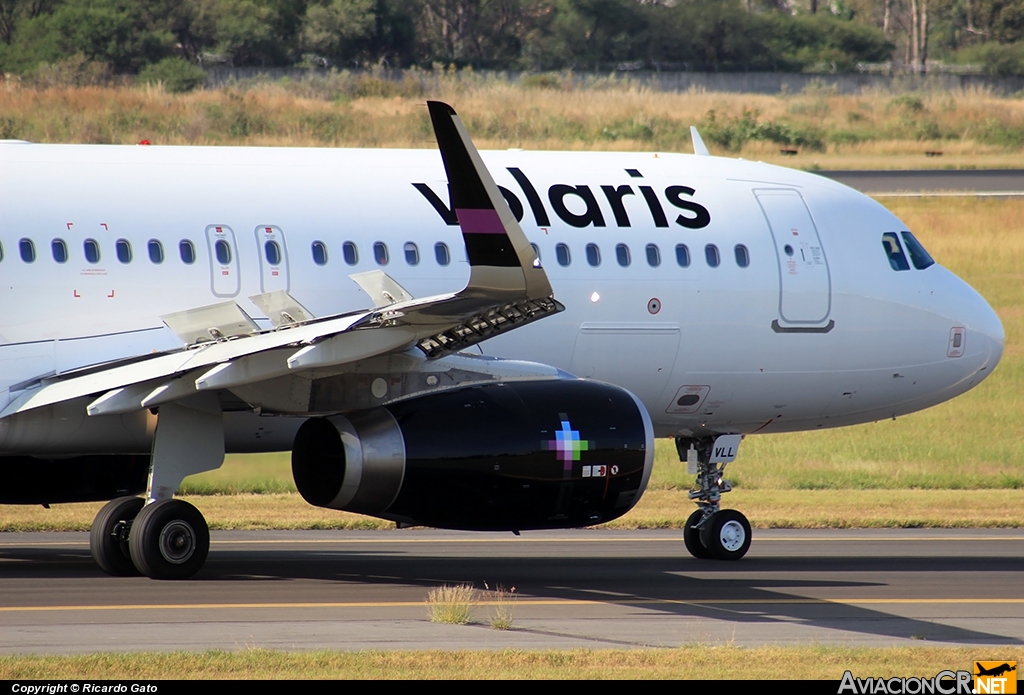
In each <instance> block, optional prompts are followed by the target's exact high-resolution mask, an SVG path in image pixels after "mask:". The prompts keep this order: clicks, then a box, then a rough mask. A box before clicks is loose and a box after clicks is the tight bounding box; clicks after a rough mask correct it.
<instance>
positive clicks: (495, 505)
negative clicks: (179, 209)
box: [292, 379, 654, 531]
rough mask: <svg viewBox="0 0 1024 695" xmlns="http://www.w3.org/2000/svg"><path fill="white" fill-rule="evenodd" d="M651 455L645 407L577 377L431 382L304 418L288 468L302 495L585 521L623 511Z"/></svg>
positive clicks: (495, 518) (511, 521)
mask: <svg viewBox="0 0 1024 695" xmlns="http://www.w3.org/2000/svg"><path fill="white" fill-rule="evenodd" d="M653 459H654V431H653V428H652V426H651V421H650V418H649V417H648V415H647V411H646V410H645V409H644V406H643V405H642V404H641V403H640V401H639V400H638V399H637V398H636V397H635V396H633V395H632V394H631V393H629V392H628V391H625V390H623V389H621V388H618V387H616V386H611V385H609V384H603V383H599V382H595V381H587V380H580V379H548V380H535V381H510V382H505V383H494V384H487V385H482V386H471V387H464V388H458V389H452V390H448V391H441V392H436V393H432V394H428V395H424V396H419V397H416V398H410V399H408V400H403V401H398V402H395V403H391V404H388V405H385V406H381V407H378V408H373V409H369V410H362V411H357V412H353V413H346V414H345V415H334V416H331V417H325V418H314V419H310V420H307V421H306V422H305V423H304V424H303V425H302V427H300V428H299V431H298V433H297V434H296V436H295V443H294V446H293V449H292V473H293V475H294V478H295V485H296V487H297V488H298V490H299V492H300V493H301V494H302V496H303V497H304V498H305V499H306V501H307V502H309V503H310V504H313V505H316V506H320V507H328V508H331V509H341V510H346V511H352V512H358V513H360V514H367V515H370V516H376V517H380V518H384V519H390V520H392V521H395V522H398V523H400V524H408V525H423V526H435V527H440V528H451V529H465V530H475V531H520V530H526V529H550V528H569V527H577V526H587V525H590V524H597V523H601V522H604V521H609V520H611V519H615V518H617V517H619V516H621V515H623V514H625V513H626V512H627V511H629V509H630V508H631V507H632V506H633V505H634V504H636V502H637V501H638V500H639V499H640V496H641V495H642V494H643V491H644V488H645V487H646V485H647V481H648V479H649V478H650V474H651V464H652V461H653Z"/></svg>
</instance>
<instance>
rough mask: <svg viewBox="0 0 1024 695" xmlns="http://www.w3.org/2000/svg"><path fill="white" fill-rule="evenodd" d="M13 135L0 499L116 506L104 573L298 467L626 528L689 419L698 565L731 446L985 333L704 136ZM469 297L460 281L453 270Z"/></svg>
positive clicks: (0, 330) (891, 244)
mask: <svg viewBox="0 0 1024 695" xmlns="http://www.w3.org/2000/svg"><path fill="white" fill-rule="evenodd" d="M427 106H428V110H429V116H430V122H431V125H432V128H433V131H434V134H435V137H436V139H437V143H438V148H439V152H440V157H439V156H438V152H434V151H431V150H348V149H314V148H309V149H303V148H224V147H160V146H147V145H141V146H100V145H39V144H30V143H21V142H6V143H4V144H3V145H0V162H2V164H0V200H2V201H3V203H2V204H0V277H3V279H4V282H3V283H2V284H0V297H2V299H3V306H4V308H5V310H4V313H3V317H2V319H0V452H2V457H0V467H2V470H3V474H2V475H3V480H5V481H6V482H5V484H4V485H3V487H2V488H0V503H3V504H44V505H48V504H52V503H57V502H72V501H84V500H109V502H108V504H107V505H106V506H105V507H103V509H101V510H100V512H99V513H98V514H97V516H96V519H95V521H94V523H93V526H92V531H91V534H90V545H91V550H92V555H93V557H94V558H95V560H96V562H97V564H98V565H99V567H100V568H101V569H102V570H103V571H104V572H106V573H108V574H110V575H115V576H123V575H139V574H141V575H145V576H148V577H151V578H155V579H183V578H187V577H190V576H192V575H194V574H195V573H196V572H198V571H199V570H200V569H201V568H202V567H203V564H204V563H205V561H206V558H207V555H208V552H209V530H208V525H207V522H206V520H205V519H204V518H203V515H202V514H201V513H200V512H199V511H198V510H197V509H196V508H195V507H193V506H192V505H190V504H188V503H187V502H184V501H183V500H181V499H178V498H175V497H174V494H175V492H176V491H177V489H178V487H179V486H180V484H181V482H182V480H183V479H184V478H185V477H186V476H187V475H191V474H194V473H199V472H202V471H207V470H212V469H215V468H217V467H219V466H220V465H221V463H222V461H223V459H224V456H225V453H226V452H260V451H287V450H290V451H291V452H292V470H293V475H294V480H295V484H296V487H297V488H298V490H299V492H300V493H301V494H302V496H303V497H304V498H305V499H306V500H307V501H308V502H310V503H311V504H314V505H319V506H322V507H327V508H333V509H341V510H349V511H354V512H358V513H361V514H367V515H373V516H377V517H380V518H384V519H390V520H392V521H394V522H395V523H396V524H397V525H399V526H408V525H425V526H435V527H443V528H452V529H466V530H481V531H503V532H508V531H512V532H515V533H519V532H520V531H523V530H530V529H555V528H569V527H579V526H587V525H592V524H598V523H602V522H606V521H609V520H611V519H614V518H616V517H618V516H621V515H622V514H624V513H626V512H627V511H628V510H629V509H630V508H632V507H633V505H635V504H636V502H637V501H638V500H639V499H640V497H641V495H642V494H643V491H644V489H645V487H646V485H647V482H648V480H649V477H650V474H651V467H652V462H653V455H654V439H655V437H673V438H674V440H675V445H676V448H677V450H678V453H679V457H680V460H681V461H685V462H686V463H687V467H688V470H689V472H690V473H691V474H692V475H694V477H695V483H694V489H693V490H692V491H691V492H690V498H691V499H692V500H693V502H695V503H696V505H697V508H696V510H695V511H694V512H693V513H692V514H691V515H690V517H689V519H688V521H687V523H686V526H685V529H684V531H683V534H682V535H683V541H684V545H685V547H686V549H687V550H688V552H689V553H690V554H691V555H693V556H694V557H696V558H700V559H706V560H738V559H739V558H741V557H743V556H744V555H745V554H746V552H747V550H748V549H749V547H750V542H751V529H750V523H749V521H748V520H747V518H746V517H745V516H744V515H743V514H742V513H741V512H739V511H738V510H733V509H723V508H722V507H721V496H722V494H724V493H726V492H728V491H729V490H730V488H731V485H730V483H729V482H728V481H727V480H725V478H724V470H725V467H726V465H727V464H729V463H730V462H731V461H733V460H734V459H735V457H736V453H737V450H738V448H739V445H740V442H741V440H742V438H743V437H745V436H747V435H751V434H757V433H765V432H792V431H798V430H815V429H822V428H829V427H840V426H845V425H852V424H856V423H864V422H871V421H875V420H879V419H887V418H890V417H896V416H899V415H903V414H905V413H910V412H913V411H917V410H921V409H923V408H927V407H930V406H933V405H935V404H937V403H941V402H943V401H946V400H948V399H950V398H953V397H954V396H957V395H959V394H961V393H964V392H965V391H967V390H968V389H970V388H972V387H974V386H976V385H977V384H978V383H980V382H981V381H982V380H983V379H985V378H986V377H987V376H988V375H989V374H990V373H991V372H992V370H993V369H994V368H995V366H996V364H997V363H998V362H999V359H1000V357H1001V355H1002V351H1003V343H1004V333H1003V328H1002V324H1001V323H1000V321H999V318H998V317H997V316H996V314H995V312H994V311H993V310H992V309H991V307H990V306H989V305H988V304H987V303H986V302H985V300H984V299H983V298H982V297H981V296H980V295H979V294H978V293H977V292H976V291H975V290H973V289H972V288H971V287H970V286H969V285H967V284H966V283H965V282H963V281H962V280H961V279H959V278H958V277H956V276H955V275H954V274H953V273H951V272H949V271H948V270H946V269H945V268H943V267H942V266H940V265H939V264H937V263H935V262H934V260H933V259H932V258H931V257H930V256H929V254H928V253H927V251H926V250H925V248H924V247H923V246H922V245H921V243H920V242H919V241H918V240H917V239H916V238H915V237H914V235H913V234H912V233H911V232H910V231H909V230H908V229H907V227H906V225H904V224H903V223H902V222H900V221H899V220H898V219H897V218H896V217H895V216H893V215H892V214H891V213H890V212H889V211H887V210H886V209H885V208H884V207H882V206H881V205H880V204H878V203H877V202H875V201H874V200H872V199H870V198H868V197H867V196H865V195H863V194H861V193H859V192H857V191H854V190H852V189H850V188H847V187H845V186H843V185H841V184H839V183H836V182H834V181H831V180H828V179H825V178H822V177H819V176H816V175H813V174H810V173H806V172H800V171H794V170H789V169H785V168H781V167H776V166H770V165H767V164H764V163H759V162H752V161H743V160H734V159H727V158H720V157H713V156H710V154H709V152H708V150H707V148H706V146H704V144H703V142H702V141H701V139H700V136H699V133H697V132H696V130H695V129H692V131H691V134H692V137H693V142H694V151H695V154H693V155H684V154H665V153H618V152H610V153H588V152H579V153H569V152H524V151H518V150H513V151H507V152H496V151H495V152H486V153H484V154H481V153H479V152H478V151H477V150H476V148H475V147H474V145H473V143H472V140H471V138H470V135H469V133H468V131H467V129H466V127H465V125H464V124H463V123H462V121H461V120H460V119H459V117H458V116H457V115H456V113H455V111H454V110H453V109H452V108H451V107H450V106H448V105H447V104H444V103H441V102H436V101H431V102H428V104H427ZM460 287H461V289H459V288H460Z"/></svg>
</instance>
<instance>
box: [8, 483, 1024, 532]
mask: <svg viewBox="0 0 1024 695" xmlns="http://www.w3.org/2000/svg"><path fill="white" fill-rule="evenodd" d="M182 499H185V500H188V501H189V502H191V503H192V504H194V505H196V507H198V508H199V510H200V511H201V512H202V513H203V515H204V516H205V517H206V519H207V521H208V522H209V524H210V528H212V529H214V530H260V529H293V530H297V529H337V530H374V529H377V530H386V529H394V528H395V525H394V524H393V523H392V522H390V521H383V520H381V519H374V518H371V517H365V516H360V515H358V514H350V513H348V512H337V511H333V510H331V509H321V508H319V507H312V506H310V505H309V504H307V503H306V502H305V501H304V500H303V499H302V498H301V497H300V496H299V495H298V494H274V495H224V496H203V497H183V498H182ZM723 503H724V506H726V507H732V508H735V509H740V510H742V511H743V513H744V514H746V515H747V517H749V519H750V523H751V524H752V525H753V526H754V527H755V528H1016V527H1022V526H1024V490H906V489H868V490H844V489H838V490H773V489H759V490H747V489H744V488H739V489H736V490H734V491H733V492H731V493H729V495H727V496H726V497H724V498H723ZM101 506H102V504H101V503H87V504H56V505H53V506H52V507H51V508H50V509H49V510H47V509H43V508H42V507H24V506H0V532H2V531H87V530H88V529H89V527H90V525H91V524H92V520H93V518H94V517H95V515H96V512H97V511H99V508H100V507H101ZM692 511H693V504H692V503H691V502H690V501H689V499H688V498H687V496H686V491H685V490H681V489H680V490H648V491H647V493H646V494H644V496H643V498H642V499H641V500H640V502H639V504H637V506H636V507H635V508H634V509H633V510H632V511H630V512H629V513H628V514H626V515H625V516H623V517H622V518H620V519H616V520H615V521H612V522H610V523H608V524H604V525H603V526H602V527H601V528H616V529H651V528H682V526H683V524H684V523H685V522H686V517H687V516H689V514H690V512H692Z"/></svg>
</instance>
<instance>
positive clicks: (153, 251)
mask: <svg viewBox="0 0 1024 695" xmlns="http://www.w3.org/2000/svg"><path fill="white" fill-rule="evenodd" d="M146 247H147V248H148V249H149V260H150V261H151V262H152V263H156V264H157V265H159V264H161V263H163V262H164V245H163V244H161V243H160V242H159V241H157V240H156V239H150V240H149V243H148V244H146Z"/></svg>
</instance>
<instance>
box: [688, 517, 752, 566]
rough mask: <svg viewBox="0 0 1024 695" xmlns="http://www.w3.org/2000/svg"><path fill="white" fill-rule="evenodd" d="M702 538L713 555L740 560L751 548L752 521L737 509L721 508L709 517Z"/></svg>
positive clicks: (702, 530) (720, 558)
mask: <svg viewBox="0 0 1024 695" xmlns="http://www.w3.org/2000/svg"><path fill="white" fill-rule="evenodd" d="M700 539H701V541H702V542H703V543H704V547H705V548H707V551H708V552H709V553H711V556H712V557H715V558H717V559H719V560H739V559H740V558H741V557H743V556H744V555H746V554H747V550H749V549H750V522H749V521H747V517H745V516H743V514H741V513H740V512H738V511H736V510H735V509H721V510H719V511H717V512H715V513H714V514H712V515H711V518H710V519H708V521H707V523H706V524H705V525H704V528H703V529H701V534H700Z"/></svg>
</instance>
